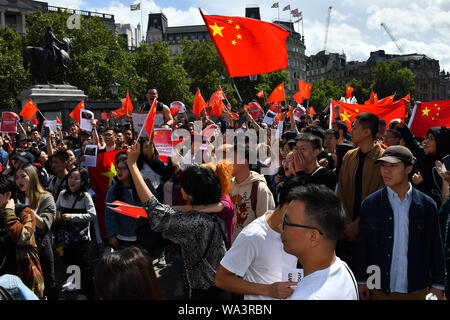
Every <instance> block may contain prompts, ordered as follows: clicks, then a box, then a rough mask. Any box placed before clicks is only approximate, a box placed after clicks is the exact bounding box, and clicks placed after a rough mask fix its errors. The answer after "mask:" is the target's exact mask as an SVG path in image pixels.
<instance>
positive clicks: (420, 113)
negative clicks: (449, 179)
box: [408, 100, 450, 170]
mask: <svg viewBox="0 0 450 320" xmlns="http://www.w3.org/2000/svg"><path fill="white" fill-rule="evenodd" d="M408 126H409V128H410V129H411V131H412V133H413V134H414V135H415V136H416V137H419V138H425V136H426V135H427V132H428V129H430V128H433V127H450V100H440V101H432V102H422V103H420V104H417V106H416V107H415V108H414V111H413V115H412V116H411V120H410V121H409V125H408ZM447 143H448V142H447ZM447 170H448V169H447Z"/></svg>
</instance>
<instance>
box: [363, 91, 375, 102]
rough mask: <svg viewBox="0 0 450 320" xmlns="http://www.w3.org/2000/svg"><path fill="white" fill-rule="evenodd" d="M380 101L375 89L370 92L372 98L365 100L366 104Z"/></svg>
mask: <svg viewBox="0 0 450 320" xmlns="http://www.w3.org/2000/svg"><path fill="white" fill-rule="evenodd" d="M377 103H378V96H377V94H376V93H375V92H373V90H372V91H371V92H370V98H369V100H367V101H366V102H365V104H377Z"/></svg>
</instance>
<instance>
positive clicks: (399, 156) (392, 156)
mask: <svg viewBox="0 0 450 320" xmlns="http://www.w3.org/2000/svg"><path fill="white" fill-rule="evenodd" d="M380 162H389V163H399V162H404V163H405V164H406V165H413V164H414V163H415V162H416V158H414V156H413V154H412V153H411V151H409V149H408V148H406V147H403V146H390V147H388V148H387V149H386V150H385V151H384V153H383V156H382V157H381V158H380V159H378V160H376V161H375V163H376V164H377V163H380Z"/></svg>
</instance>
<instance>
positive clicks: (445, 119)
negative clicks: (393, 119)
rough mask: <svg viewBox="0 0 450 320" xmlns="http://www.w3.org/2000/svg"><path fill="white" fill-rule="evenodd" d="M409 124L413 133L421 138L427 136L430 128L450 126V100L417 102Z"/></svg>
mask: <svg viewBox="0 0 450 320" xmlns="http://www.w3.org/2000/svg"><path fill="white" fill-rule="evenodd" d="M402 100H404V99H402ZM408 126H409V128H410V129H411V131H412V133H413V134H414V135H415V136H416V137H419V138H425V136H426V134H427V131H428V129H430V128H433V127H442V126H444V127H450V100H440V101H432V102H422V103H419V104H417V105H416V106H415V108H414V111H413V114H412V116H411V120H410V121H409V125H408Z"/></svg>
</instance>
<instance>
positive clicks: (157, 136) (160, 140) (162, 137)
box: [153, 128, 173, 157]
mask: <svg viewBox="0 0 450 320" xmlns="http://www.w3.org/2000/svg"><path fill="white" fill-rule="evenodd" d="M153 142H154V143H155V148H156V150H158V153H159V154H160V155H163V156H168V157H170V156H171V155H172V152H173V143H172V129H171V128H157V129H153Z"/></svg>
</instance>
